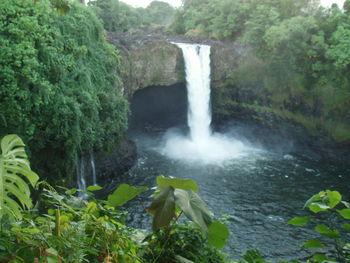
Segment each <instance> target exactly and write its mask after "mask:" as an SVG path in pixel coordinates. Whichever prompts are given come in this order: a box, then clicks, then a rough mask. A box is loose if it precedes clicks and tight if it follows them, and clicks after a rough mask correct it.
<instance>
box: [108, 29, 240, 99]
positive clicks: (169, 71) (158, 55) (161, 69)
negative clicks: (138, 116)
mask: <svg viewBox="0 0 350 263" xmlns="http://www.w3.org/2000/svg"><path fill="white" fill-rule="evenodd" d="M108 40H109V42H110V43H112V44H113V45H115V46H116V47H117V48H118V50H119V52H120V55H121V65H122V68H121V72H120V75H121V78H122V80H123V83H124V95H125V97H127V98H131V97H132V95H133V94H134V92H135V91H137V90H139V89H142V88H145V87H149V86H171V85H174V84H179V83H185V66H184V60H183V56H182V52H181V49H180V48H178V47H177V46H176V45H174V44H172V42H181V43H200V44H208V45H210V46H212V51H211V53H212V55H211V63H212V67H211V68H212V74H211V78H212V86H213V87H214V88H215V87H219V86H220V85H221V84H222V83H224V82H225V79H226V77H227V76H226V74H225V73H227V72H231V70H232V68H234V67H236V65H237V61H238V59H237V58H238V57H239V56H240V53H241V52H240V48H239V47H238V46H237V45H236V44H228V43H227V44H226V43H223V42H220V41H214V40H208V39H195V38H190V37H185V36H183V37H171V36H166V35H162V34H157V33H154V32H152V33H149V32H142V33H134V34H131V33H121V32H109V33H108Z"/></svg>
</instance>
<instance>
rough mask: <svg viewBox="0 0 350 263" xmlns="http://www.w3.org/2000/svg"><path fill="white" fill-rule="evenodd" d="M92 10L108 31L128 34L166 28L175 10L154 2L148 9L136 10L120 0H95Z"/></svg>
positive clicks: (91, 3)
mask: <svg viewBox="0 0 350 263" xmlns="http://www.w3.org/2000/svg"><path fill="white" fill-rule="evenodd" d="M89 6H91V8H92V10H93V11H94V12H95V14H96V15H97V16H98V17H99V18H100V19H101V20H102V22H103V26H104V28H105V29H106V30H107V31H116V32H126V31H132V30H136V29H139V28H142V27H144V26H146V27H151V26H152V25H158V26H166V25H168V24H170V23H171V22H172V20H173V14H174V12H175V9H174V8H173V7H172V6H171V5H169V4H168V3H165V2H161V1H153V2H151V3H150V4H149V6H148V7H147V8H134V7H132V6H130V5H128V4H126V3H124V2H122V1H119V0H94V1H90V2H89Z"/></svg>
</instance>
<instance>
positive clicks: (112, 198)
mask: <svg viewBox="0 0 350 263" xmlns="http://www.w3.org/2000/svg"><path fill="white" fill-rule="evenodd" d="M146 190H147V187H145V186H143V187H141V188H136V187H134V186H130V185H128V184H122V185H119V186H118V188H117V189H116V190H115V191H114V192H113V193H112V194H111V195H109V196H108V199H107V202H108V204H109V205H110V206H122V205H124V204H125V203H126V202H128V201H130V200H131V199H133V198H135V197H136V196H137V195H139V194H140V193H141V192H143V191H146Z"/></svg>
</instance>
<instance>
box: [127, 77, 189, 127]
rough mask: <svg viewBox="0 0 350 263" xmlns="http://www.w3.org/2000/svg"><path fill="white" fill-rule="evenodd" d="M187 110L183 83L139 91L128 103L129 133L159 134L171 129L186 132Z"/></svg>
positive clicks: (150, 87)
mask: <svg viewBox="0 0 350 263" xmlns="http://www.w3.org/2000/svg"><path fill="white" fill-rule="evenodd" d="M187 108H188V102H187V90H186V85H185V83H180V84H175V85H171V86H149V87H146V88H143V89H140V90H138V91H136V92H135V93H134V95H133V97H132V98H131V101H130V110H131V115H130V118H129V131H131V132H135V131H140V132H161V131H166V130H167V129H169V128H171V127H180V128H182V129H184V130H187V129H188V127H187Z"/></svg>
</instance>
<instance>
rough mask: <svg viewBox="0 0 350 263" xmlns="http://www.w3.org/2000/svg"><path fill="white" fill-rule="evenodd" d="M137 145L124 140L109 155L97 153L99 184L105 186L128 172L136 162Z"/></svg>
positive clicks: (96, 162) (96, 163)
mask: <svg viewBox="0 0 350 263" xmlns="http://www.w3.org/2000/svg"><path fill="white" fill-rule="evenodd" d="M136 159H137V152H136V145H135V143H134V142H133V141H131V140H129V139H128V138H126V137H125V138H123V139H122V140H121V141H120V142H119V144H118V145H117V147H116V148H115V149H114V150H113V151H111V152H109V153H102V152H99V153H96V154H95V166H96V175H97V184H98V185H101V186H103V185H105V184H108V182H110V181H111V179H113V178H115V177H118V176H121V175H122V174H124V173H125V172H127V171H128V170H129V169H130V168H131V167H132V166H133V165H134V164H135V162H136Z"/></svg>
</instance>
